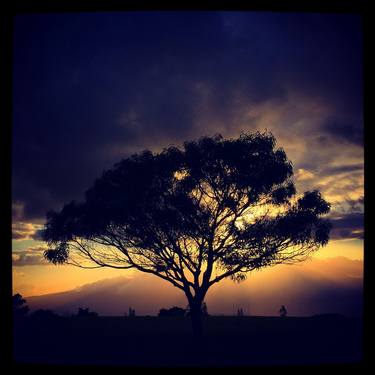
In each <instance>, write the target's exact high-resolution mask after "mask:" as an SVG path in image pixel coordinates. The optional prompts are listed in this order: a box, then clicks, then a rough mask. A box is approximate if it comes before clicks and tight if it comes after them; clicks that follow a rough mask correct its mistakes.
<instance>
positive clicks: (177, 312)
mask: <svg viewBox="0 0 375 375" xmlns="http://www.w3.org/2000/svg"><path fill="white" fill-rule="evenodd" d="M185 314H186V309H183V308H181V307H178V306H174V307H171V308H170V309H160V311H159V314H158V316H184V315H185Z"/></svg>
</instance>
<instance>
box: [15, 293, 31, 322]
mask: <svg viewBox="0 0 375 375" xmlns="http://www.w3.org/2000/svg"><path fill="white" fill-rule="evenodd" d="M12 304H13V317H14V318H15V319H21V318H24V317H26V316H27V314H28V312H29V306H27V305H26V300H25V299H24V298H22V296H21V294H19V293H17V294H15V295H14V296H13V297H12Z"/></svg>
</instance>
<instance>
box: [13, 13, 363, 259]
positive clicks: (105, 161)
mask: <svg viewBox="0 0 375 375" xmlns="http://www.w3.org/2000/svg"><path fill="white" fill-rule="evenodd" d="M362 50H363V45H362V20H361V17H360V16H358V15H355V14H333V13H331V14H328V13H327V14H319V13H276V12H275V13H272V12H113V13H111V12H107V13H60V14H24V15H21V14H19V15H17V16H16V17H15V23H14V41H13V145H12V147H13V159H12V171H13V178H12V180H13V181H12V194H13V196H12V200H13V236H14V239H15V240H16V241H20V240H26V241H29V242H30V239H32V238H35V231H36V230H37V229H39V228H40V225H41V224H42V223H43V222H44V220H45V214H46V212H47V211H48V210H50V209H55V210H58V209H60V208H61V207H62V206H63V204H64V203H67V202H69V201H71V200H73V199H76V200H79V199H81V198H82V197H83V195H84V192H85V191H86V190H87V189H88V188H89V187H90V186H91V184H92V183H93V181H94V179H95V178H97V177H99V176H100V175H101V173H102V171H103V169H107V168H110V167H111V166H112V165H113V164H114V163H116V162H117V161H119V160H120V159H121V158H123V157H126V156H128V155H130V154H132V153H134V152H139V151H141V150H143V149H145V148H148V149H151V150H153V151H159V150H161V149H162V148H163V147H166V146H169V145H171V144H174V145H177V146H178V145H181V144H182V143H183V142H184V141H185V140H191V139H195V138H198V137H200V136H203V135H213V134H216V133H221V134H222V135H223V136H224V137H236V136H238V135H239V134H240V132H241V131H245V132H253V131H256V130H260V131H264V130H268V131H272V132H273V133H274V135H275V136H276V138H277V140H278V145H279V146H281V147H284V149H285V150H286V152H287V155H288V157H289V158H290V159H291V161H292V162H293V166H294V172H295V178H296V184H297V188H298V190H299V192H302V191H304V190H310V189H315V188H317V189H319V190H321V191H322V193H323V195H324V197H325V198H326V199H327V200H328V201H330V202H331V203H332V214H331V216H332V218H333V219H335V220H334V230H333V232H332V239H361V238H362V237H363V108H362V107H363V92H362V88H363V61H362V52H363V51H362ZM29 242H25V243H27V246H29V245H30V243H29ZM16 245H17V246H15V247H16V248H17V250H20V251H21V250H22V249H21V248H22V246H20V245H19V242H16ZM25 246H26V245H25ZM38 246H39V245H34V247H32V248H33V249H35V248H39V247H38ZM23 251H26V252H27V249H26V250H25V249H24V250H23ZM31 255H35V251H34V252H33V251H31V252H28V253H27V254H26V253H25V254H21V253H20V254H19V257H18V261H20V259H23V260H24V261H25V263H26V264H27V262H26V260H27V259H28V260H29V261H30V259H32V256H31ZM35 259H36V258H35ZM30 262H31V261H30ZM39 262H40V260H39V258H38V260H37V263H38V264H39Z"/></svg>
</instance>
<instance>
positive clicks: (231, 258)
mask: <svg viewBox="0 0 375 375" xmlns="http://www.w3.org/2000/svg"><path fill="white" fill-rule="evenodd" d="M329 209H330V205H329V203H327V202H326V201H325V200H324V199H323V198H322V196H321V194H320V193H319V192H318V191H316V190H314V191H308V192H305V193H304V194H302V195H297V194H296V190H295V186H294V183H293V168H292V163H291V162H290V161H289V160H288V159H287V156H286V154H285V152H284V150H283V149H282V148H276V140H275V138H274V136H273V135H272V134H270V133H259V132H258V133H254V134H242V135H241V136H240V137H238V138H235V139H224V138H223V137H222V136H220V135H218V136H214V137H202V138H200V139H199V140H197V141H190V142H185V143H184V147H183V148H182V149H179V148H177V147H169V148H166V149H164V150H163V151H162V152H160V153H152V152H150V151H144V152H142V153H139V154H135V155H132V156H130V157H128V158H126V159H123V160H122V161H120V162H119V163H117V164H115V165H114V167H113V168H112V169H110V170H107V171H105V172H104V173H103V175H102V176H101V177H100V178H99V179H97V180H96V181H95V183H94V185H93V186H92V187H91V188H90V189H89V190H88V191H87V192H86V195H85V200H84V201H83V202H81V203H77V202H75V201H72V202H71V203H69V204H67V205H65V206H64V207H63V208H62V210H61V211H60V212H49V213H48V215H47V223H46V226H45V230H44V234H43V236H44V240H46V241H47V242H48V244H49V249H48V250H47V251H46V252H45V257H46V258H47V259H48V260H49V261H51V262H53V263H55V264H61V263H68V264H73V265H76V266H79V267H86V268H92V267H113V268H119V269H127V268H135V269H137V270H139V271H142V272H147V273H152V274H154V275H156V276H158V277H161V278H162V279H164V280H167V281H169V282H170V283H172V284H173V285H174V286H175V287H177V288H179V289H181V290H182V291H183V292H184V293H185V294H186V296H187V298H188V300H189V303H190V306H192V304H194V302H195V301H198V302H197V303H199V304H201V303H202V301H203V298H204V296H205V294H206V292H207V290H208V288H209V287H210V286H212V285H213V284H215V283H217V282H219V281H220V280H222V279H223V278H226V277H231V278H233V279H234V280H242V279H244V278H245V277H246V274H247V273H248V272H249V271H252V270H255V269H259V268H262V267H265V266H270V265H275V264H279V263H294V262H299V261H302V260H305V259H306V258H307V257H308V256H309V255H310V254H311V253H312V252H314V251H316V250H317V249H318V248H319V247H321V246H324V245H326V244H327V243H328V240H329V231H330V223H329V221H328V220H327V219H325V218H324V217H323V216H324V215H325V214H327V213H328V212H329Z"/></svg>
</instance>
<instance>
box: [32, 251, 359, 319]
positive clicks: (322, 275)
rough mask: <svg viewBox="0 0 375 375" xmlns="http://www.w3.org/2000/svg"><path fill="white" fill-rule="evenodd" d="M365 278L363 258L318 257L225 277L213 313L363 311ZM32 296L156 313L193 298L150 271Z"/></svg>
mask: <svg viewBox="0 0 375 375" xmlns="http://www.w3.org/2000/svg"><path fill="white" fill-rule="evenodd" d="M362 278H363V262H362V261H356V260H349V259H347V258H344V257H338V258H330V259H325V260H319V259H314V260H312V261H310V262H306V263H304V264H303V265H295V266H286V265H280V266H276V267H273V268H270V269H265V270H262V271H258V272H254V273H251V274H250V275H249V277H248V279H247V280H246V281H244V282H242V283H240V284H236V283H233V282H232V281H230V280H224V281H223V282H221V283H219V284H217V285H216V286H214V287H212V288H211V289H210V291H209V292H208V295H207V297H206V302H207V305H208V309H209V312H210V313H212V314H232V313H233V307H235V309H236V308H238V307H243V308H244V310H245V312H246V313H247V314H249V313H250V314H252V315H277V311H278V309H279V307H280V306H281V304H284V305H286V306H287V309H288V311H289V315H292V316H294V315H295V316H299V315H314V314H319V313H328V312H335V313H341V314H344V315H355V316H358V315H361V313H362V288H363V285H362V280H363V279H362ZM27 301H28V303H29V305H30V307H31V308H32V309H37V308H50V309H53V310H55V311H57V312H59V313H66V312H70V313H73V312H76V311H77V309H78V307H89V308H90V309H92V310H94V311H97V312H98V313H99V314H101V315H123V314H124V312H126V311H128V308H129V307H132V308H135V309H136V312H137V314H138V315H147V314H148V315H156V314H157V312H158V311H159V309H160V308H162V307H171V306H175V305H177V306H181V307H185V306H186V304H187V302H186V298H185V296H184V295H183V293H181V292H180V291H179V290H177V289H176V288H174V287H172V286H170V285H169V284H168V283H166V282H165V281H163V280H160V279H158V278H157V277H155V276H150V275H145V274H137V275H135V276H134V277H121V276H120V277H116V278H112V279H105V280H99V281H97V282H95V283H92V284H87V285H84V286H82V287H79V288H77V289H74V290H71V291H68V292H63V293H55V294H48V295H44V296H34V297H27Z"/></svg>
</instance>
